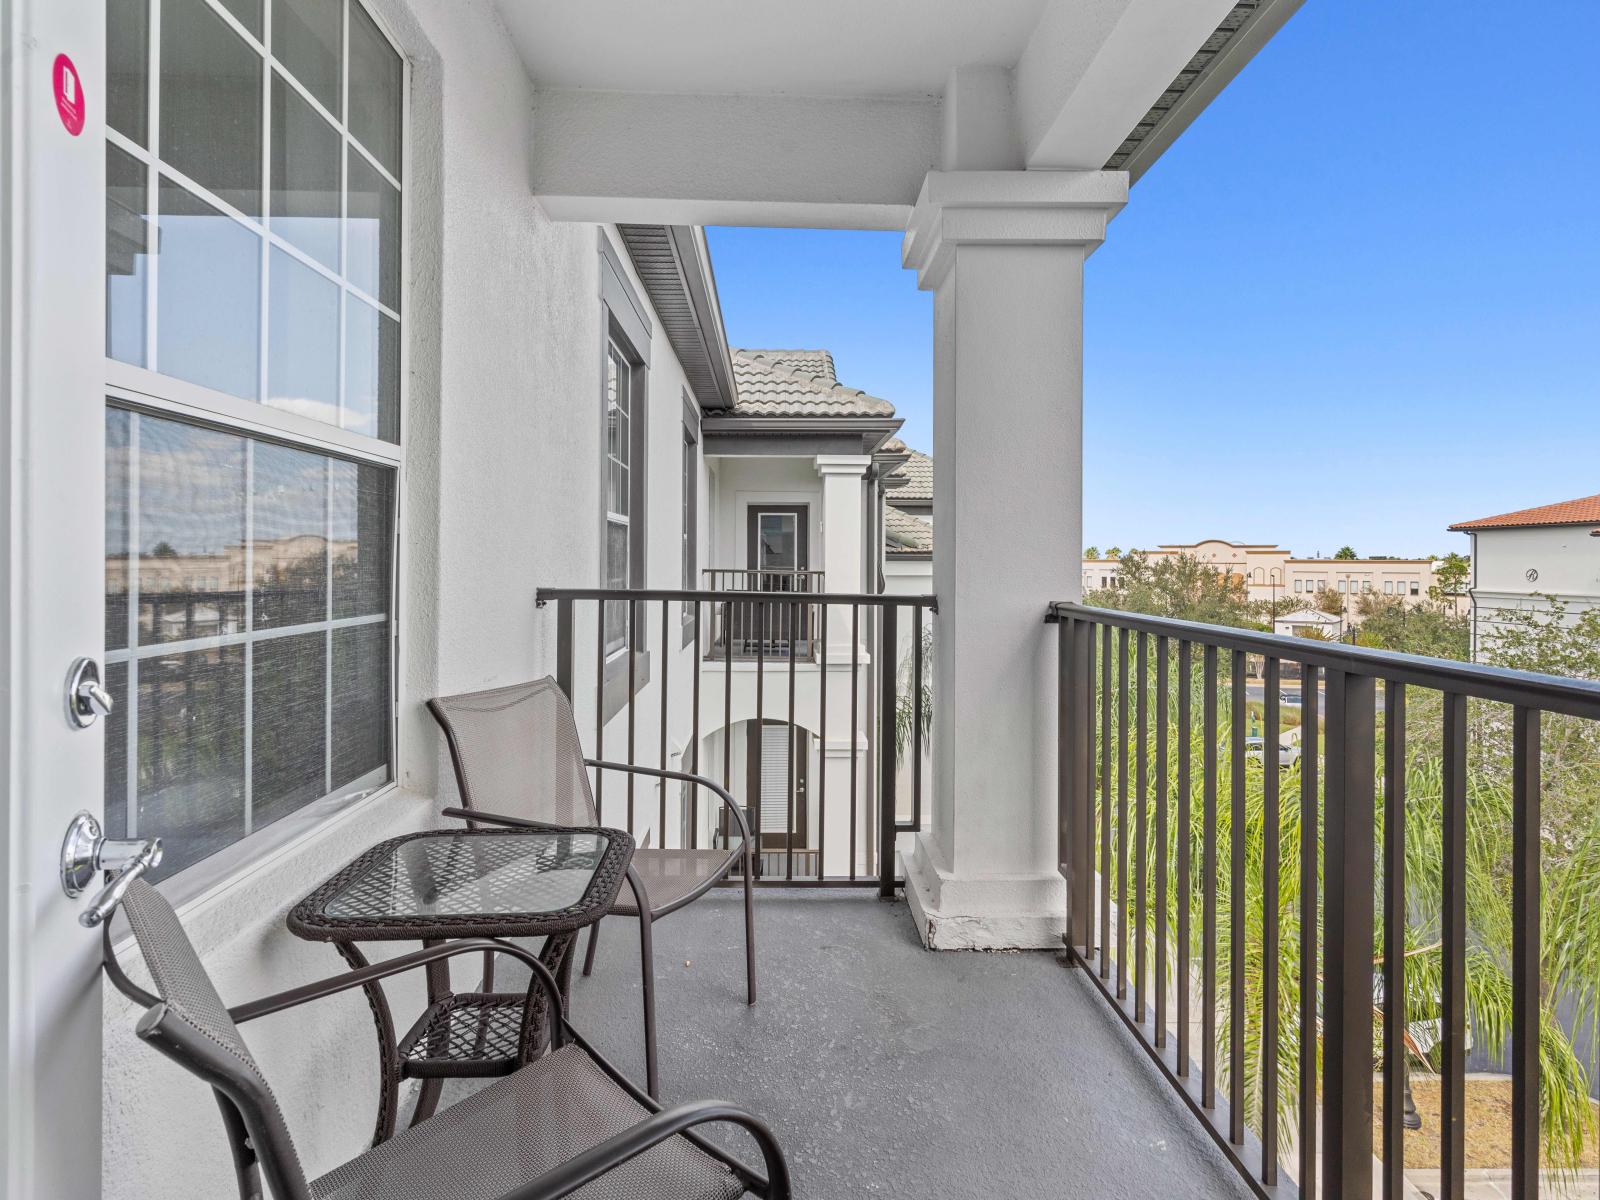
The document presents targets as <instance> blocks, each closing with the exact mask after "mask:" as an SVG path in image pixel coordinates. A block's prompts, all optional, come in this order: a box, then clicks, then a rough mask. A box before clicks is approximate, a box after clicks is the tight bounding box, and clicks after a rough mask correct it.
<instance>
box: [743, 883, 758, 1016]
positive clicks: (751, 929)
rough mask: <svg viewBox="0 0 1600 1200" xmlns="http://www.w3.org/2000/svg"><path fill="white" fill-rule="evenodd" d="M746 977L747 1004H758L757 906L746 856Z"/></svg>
mask: <svg viewBox="0 0 1600 1200" xmlns="http://www.w3.org/2000/svg"><path fill="white" fill-rule="evenodd" d="M744 977H745V992H746V997H745V1003H746V1004H754V1003H755V1002H756V906H755V897H754V889H753V888H752V887H751V884H750V855H749V854H748V853H747V854H746V855H745V856H744Z"/></svg>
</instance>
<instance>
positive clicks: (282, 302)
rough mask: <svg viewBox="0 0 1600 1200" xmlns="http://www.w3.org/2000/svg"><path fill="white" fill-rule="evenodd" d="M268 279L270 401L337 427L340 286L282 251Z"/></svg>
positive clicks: (275, 256)
mask: <svg viewBox="0 0 1600 1200" xmlns="http://www.w3.org/2000/svg"><path fill="white" fill-rule="evenodd" d="M267 280H268V288H269V291H270V295H269V307H268V311H267V403H268V404H270V405H272V407H273V408H281V409H283V410H284V411H286V412H292V413H298V414H300V415H301V416H302V417H310V418H312V419H313V420H316V421H325V422H327V423H328V424H329V425H337V424H338V423H339V285H338V284H337V283H335V282H334V281H333V280H331V279H329V278H328V277H327V276H325V275H322V274H320V273H318V272H317V271H313V270H312V269H311V268H310V267H308V266H306V265H305V264H304V263H302V262H299V261H298V260H296V259H295V258H293V257H292V256H290V255H288V254H285V253H284V252H283V251H282V250H274V251H273V252H272V258H271V264H270V269H269V271H268V275H267Z"/></svg>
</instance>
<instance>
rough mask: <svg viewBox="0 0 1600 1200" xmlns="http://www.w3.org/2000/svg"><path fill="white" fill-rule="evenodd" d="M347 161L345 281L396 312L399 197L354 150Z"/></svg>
mask: <svg viewBox="0 0 1600 1200" xmlns="http://www.w3.org/2000/svg"><path fill="white" fill-rule="evenodd" d="M346 153H347V154H348V155H349V159H350V220H349V225H348V230H347V231H348V234H349V238H348V241H347V242H346V253H347V255H348V259H347V265H346V267H345V277H346V278H347V279H349V280H350V282H351V283H353V284H355V285H356V287H358V288H360V289H361V290H362V291H364V292H366V293H367V295H369V296H375V297H377V298H378V300H380V301H381V302H382V303H384V304H385V305H387V306H388V307H389V308H392V309H394V310H395V311H396V312H399V311H400V193H399V192H397V191H395V189H394V188H392V187H391V186H389V182H388V180H386V179H384V177H383V176H382V175H380V174H378V172H376V171H374V170H373V169H372V164H371V163H369V162H368V161H367V160H366V159H365V158H363V157H362V156H361V154H360V153H359V152H358V151H356V150H348V151H346Z"/></svg>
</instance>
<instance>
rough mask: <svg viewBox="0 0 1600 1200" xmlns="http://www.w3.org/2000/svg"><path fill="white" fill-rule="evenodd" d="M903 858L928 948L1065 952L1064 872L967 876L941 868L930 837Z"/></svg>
mask: <svg viewBox="0 0 1600 1200" xmlns="http://www.w3.org/2000/svg"><path fill="white" fill-rule="evenodd" d="M899 857H900V867H901V870H902V871H903V872H904V875H905V881H906V903H907V904H908V905H910V907H911V918H912V920H913V921H914V922H915V923H916V927H917V936H918V937H919V938H921V939H922V944H923V945H924V946H926V947H927V948H928V949H929V950H1059V949H1060V948H1061V938H1062V935H1063V934H1064V933H1065V932H1066V904H1067V888H1066V881H1065V880H1063V879H1062V878H1061V875H1060V874H1059V872H1052V873H1050V874H1046V875H994V876H985V877H982V878H963V877H961V876H959V875H956V874H954V873H952V872H950V871H947V870H945V869H944V868H943V867H941V866H940V865H939V864H938V862H937V861H936V859H937V857H938V851H937V848H936V847H934V846H933V845H932V844H931V843H930V842H929V840H928V835H927V834H926V833H919V834H917V835H916V843H915V848H914V849H913V851H912V853H911V856H910V857H909V858H908V857H907V856H906V855H904V854H901V855H900V856H899Z"/></svg>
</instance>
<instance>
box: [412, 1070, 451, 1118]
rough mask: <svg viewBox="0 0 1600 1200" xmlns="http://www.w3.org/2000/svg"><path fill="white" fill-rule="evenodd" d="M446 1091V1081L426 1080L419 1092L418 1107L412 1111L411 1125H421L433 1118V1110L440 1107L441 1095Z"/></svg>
mask: <svg viewBox="0 0 1600 1200" xmlns="http://www.w3.org/2000/svg"><path fill="white" fill-rule="evenodd" d="M443 1090H444V1080H442V1079H424V1080H423V1081H422V1087H421V1089H420V1090H418V1092H417V1107H416V1108H414V1109H412V1111H411V1124H412V1125H420V1124H422V1123H423V1122H424V1121H426V1120H427V1119H428V1118H429V1117H431V1116H433V1110H434V1109H436V1108H438V1107H439V1093H440V1092H442V1091H443Z"/></svg>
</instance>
